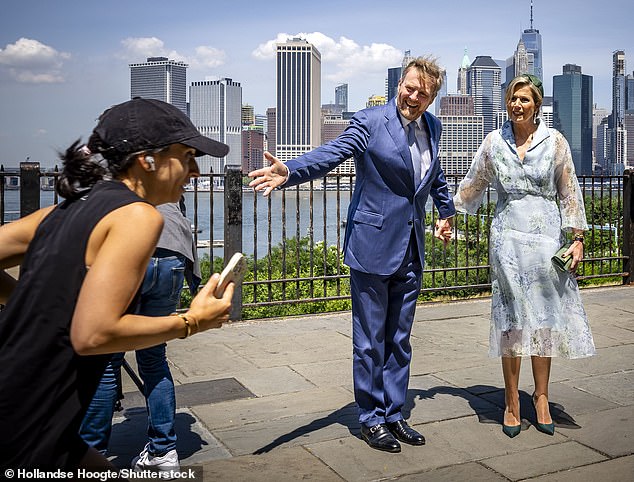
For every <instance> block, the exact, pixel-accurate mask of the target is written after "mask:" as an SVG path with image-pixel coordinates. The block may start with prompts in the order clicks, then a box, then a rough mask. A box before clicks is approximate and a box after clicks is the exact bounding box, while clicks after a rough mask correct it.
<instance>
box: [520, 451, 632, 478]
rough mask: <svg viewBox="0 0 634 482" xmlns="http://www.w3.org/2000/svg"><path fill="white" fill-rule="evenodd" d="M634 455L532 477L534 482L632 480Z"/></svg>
mask: <svg viewBox="0 0 634 482" xmlns="http://www.w3.org/2000/svg"><path fill="white" fill-rule="evenodd" d="M633 474H634V456H632V455H630V456H629V457H620V458H618V459H612V460H607V461H605V462H599V463H596V464H592V465H585V466H583V467H577V468H575V469H569V470H563V471H561V472H556V473H554V474H548V475H540V476H539V477H535V478H533V479H530V480H531V481H534V482H597V481H599V480H600V481H602V482H631V481H632V480H634V475H633Z"/></svg>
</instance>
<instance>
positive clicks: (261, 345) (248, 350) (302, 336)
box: [233, 331, 351, 367]
mask: <svg viewBox="0 0 634 482" xmlns="http://www.w3.org/2000/svg"><path fill="white" fill-rule="evenodd" d="M318 333H319V334H318V335H317V336H316V335H315V332H308V333H296V334H287V335H280V336H278V337H275V338H268V339H267V340H254V341H252V342H249V343H238V344H236V345H234V347H233V349H234V350H236V351H239V352H240V353H242V354H243V356H244V357H245V358H246V359H247V360H249V361H250V362H251V363H253V364H254V365H255V366H257V367H273V366H281V365H292V364H296V363H311V362H320V361H323V360H333V359H337V358H340V357H342V354H349V353H350V351H351V348H350V347H351V344H350V343H351V342H350V339H349V338H348V337H346V336H344V335H341V334H340V333H335V332H332V331H320V332H318ZM343 356H344V357H345V355H343Z"/></svg>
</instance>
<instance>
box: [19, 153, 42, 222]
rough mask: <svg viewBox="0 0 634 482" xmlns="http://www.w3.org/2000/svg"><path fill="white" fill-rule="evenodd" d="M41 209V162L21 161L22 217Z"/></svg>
mask: <svg viewBox="0 0 634 482" xmlns="http://www.w3.org/2000/svg"><path fill="white" fill-rule="evenodd" d="M38 209H40V163H39V162H21V163H20V217H21V218H23V217H24V216H28V215H29V214H31V213H33V212H35V211H37V210H38Z"/></svg>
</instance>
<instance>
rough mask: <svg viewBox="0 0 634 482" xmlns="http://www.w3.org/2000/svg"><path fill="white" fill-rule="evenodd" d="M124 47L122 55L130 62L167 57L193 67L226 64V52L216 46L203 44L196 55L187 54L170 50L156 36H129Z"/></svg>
mask: <svg viewBox="0 0 634 482" xmlns="http://www.w3.org/2000/svg"><path fill="white" fill-rule="evenodd" d="M121 44H122V45H123V47H124V52H123V53H122V57H123V58H125V59H126V60H127V61H129V62H145V60H146V58H148V57H167V58H168V59H170V60H176V61H181V62H185V63H187V64H189V65H190V66H191V67H192V68H194V69H196V68H198V69H202V68H213V67H218V66H219V65H222V64H224V61H225V57H226V55H225V52H224V51H223V50H220V49H217V48H215V47H211V46H207V45H201V46H199V47H196V49H195V54H194V55H185V54H182V53H180V52H177V51H176V50H169V49H168V48H166V47H165V44H164V42H163V41H162V40H161V39H159V38H156V37H128V38H126V39H124V40H122V41H121Z"/></svg>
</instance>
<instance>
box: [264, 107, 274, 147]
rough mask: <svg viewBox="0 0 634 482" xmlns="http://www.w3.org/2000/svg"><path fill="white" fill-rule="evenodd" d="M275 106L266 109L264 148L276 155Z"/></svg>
mask: <svg viewBox="0 0 634 482" xmlns="http://www.w3.org/2000/svg"><path fill="white" fill-rule="evenodd" d="M276 110H277V109H276V108H275V107H269V108H268V109H266V149H267V150H268V151H269V152H270V153H271V154H272V155H274V156H277V152H276V150H275V146H276V144H277V137H276V135H277V125H276V123H277V113H276Z"/></svg>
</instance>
